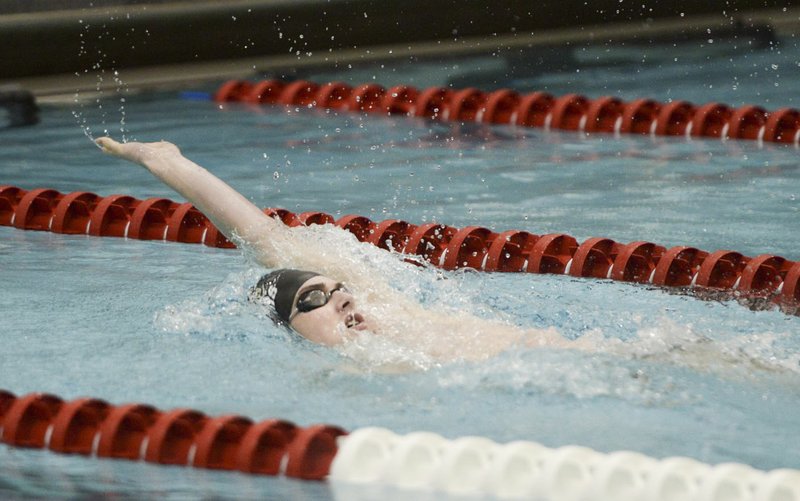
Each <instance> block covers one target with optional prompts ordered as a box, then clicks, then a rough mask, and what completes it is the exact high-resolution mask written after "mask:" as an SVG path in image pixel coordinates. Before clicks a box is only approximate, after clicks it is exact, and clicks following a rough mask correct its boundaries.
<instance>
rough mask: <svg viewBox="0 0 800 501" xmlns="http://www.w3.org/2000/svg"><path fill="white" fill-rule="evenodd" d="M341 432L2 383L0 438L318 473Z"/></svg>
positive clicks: (164, 459)
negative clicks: (20, 391) (23, 390)
mask: <svg viewBox="0 0 800 501" xmlns="http://www.w3.org/2000/svg"><path fill="white" fill-rule="evenodd" d="M346 434H347V432H346V431H344V430H343V429H341V428H339V427H337V426H330V425H314V426H308V427H305V428H304V427H299V426H297V425H295V424H294V423H291V422H289V421H284V420H280V419H268V420H266V421H261V422H258V423H255V422H253V421H252V420H251V419H249V418H247V417H244V416H236V415H230V414H226V415H223V416H218V417H213V416H207V415H205V414H204V413H202V412H200V411H197V410H192V409H173V410H169V411H162V410H159V409H156V408H155V407H153V406H150V405H146V404H137V403H132V404H124V405H117V406H115V405H112V404H109V403H108V402H106V401H104V400H99V399H95V398H78V399H76V400H71V401H65V400H63V399H61V398H60V397H57V396H55V395H50V394H47V393H30V394H28V395H24V396H20V397H17V396H15V395H14V394H13V393H10V392H8V391H5V390H2V389H0V442H2V443H5V444H7V445H10V446H14V447H30V448H38V449H50V450H51V451H54V452H60V453H64V454H80V455H84V456H97V457H102V458H115V459H128V460H131V461H137V460H143V461H147V462H150V463H159V464H170V465H181V466H194V467H195V468H209V469H216V470H238V471H241V472H244V473H253V474H260V475H286V476H287V477H293V478H298V479H305V480H323V479H324V478H325V477H327V476H328V470H329V468H330V465H331V462H332V461H333V458H334V456H335V455H336V452H337V450H338V447H337V444H336V439H337V437H339V436H342V435H346Z"/></svg>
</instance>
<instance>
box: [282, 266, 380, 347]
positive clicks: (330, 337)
mask: <svg viewBox="0 0 800 501" xmlns="http://www.w3.org/2000/svg"><path fill="white" fill-rule="evenodd" d="M326 299H327V302H325V300H326ZM323 302H324V304H322V306H318V307H315V308H313V309H310V310H308V311H303V310H305V309H308V308H309V307H310V306H316V305H317V304H321V303H323ZM298 306H299V308H298ZM289 319H290V320H289V325H291V326H292V328H293V329H294V330H295V331H297V332H298V333H299V334H300V335H301V336H303V337H304V338H306V339H308V340H309V341H313V342H315V343H319V344H324V345H327V346H332V345H336V344H340V343H342V342H343V341H344V340H345V338H346V337H347V336H348V334H356V333H357V332H358V331H363V330H368V329H371V326H370V324H369V322H368V321H367V319H366V318H365V317H364V315H363V314H361V313H360V312H358V311H356V301H355V298H353V295H352V294H351V293H350V292H349V291H348V290H347V289H346V288H344V286H343V285H342V284H341V283H339V282H336V281H334V280H331V279H330V278H328V277H324V276H322V275H317V276H315V277H312V278H309V279H308V280H307V281H306V282H305V283H304V284H303V285H302V286H300V288H299V289H298V290H297V294H295V297H294V301H293V302H292V313H291V315H290V316H289Z"/></svg>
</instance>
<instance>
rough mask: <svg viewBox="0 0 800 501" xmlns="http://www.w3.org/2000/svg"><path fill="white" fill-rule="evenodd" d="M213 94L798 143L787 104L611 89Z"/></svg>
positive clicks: (316, 87)
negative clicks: (596, 94)
mask: <svg viewBox="0 0 800 501" xmlns="http://www.w3.org/2000/svg"><path fill="white" fill-rule="evenodd" d="M213 99H214V100H215V101H217V102H241V103H249V104H254V105H262V104H282V105H289V106H302V107H309V108H311V107H320V108H327V109H332V110H340V111H348V112H356V113H370V114H382V115H387V114H388V115H402V116H415V117H422V118H427V119H431V120H441V121H453V122H481V123H488V124H511V125H518V126H523V127H544V128H552V129H562V130H574V131H581V132H587V133H593V132H603V133H613V134H647V135H657V136H685V137H687V138H691V137H709V138H719V139H722V140H728V139H746V140H755V141H759V142H764V141H766V142H773V143H787V144H794V145H795V146H796V147H797V146H800V111H798V110H796V109H794V108H780V109H777V110H774V111H767V110H765V109H764V108H762V107H760V106H753V105H746V106H742V107H740V108H732V107H730V106H728V105H726V104H722V103H716V102H712V103H706V104H703V105H695V104H692V103H690V102H688V101H681V100H676V101H671V102H668V103H661V102H658V101H655V100H653V99H636V100H633V101H630V102H624V101H622V100H621V99H619V98H617V97H613V96H604V97H600V98H597V99H589V98H587V97H586V96H583V95H580V94H567V95H564V96H553V95H551V94H548V93H546V92H532V93H529V94H520V93H518V92H516V91H513V90H511V89H500V90H496V91H493V92H483V91H481V90H478V89H475V88H472V87H470V88H466V89H451V88H447V87H429V88H427V89H417V88H415V87H411V86H407V85H398V86H395V87H391V88H389V89H386V88H384V87H382V86H380V85H376V84H371V83H370V84H363V85H357V86H355V87H351V86H349V85H346V84H344V83H342V82H330V83H326V84H318V83H315V82H311V81H308V80H296V81H292V82H285V81H282V80H263V81H260V82H250V81H246V80H230V81H227V82H225V83H224V84H222V85H221V86H220V87H219V89H218V90H217V91H216V93H215V94H214V96H213Z"/></svg>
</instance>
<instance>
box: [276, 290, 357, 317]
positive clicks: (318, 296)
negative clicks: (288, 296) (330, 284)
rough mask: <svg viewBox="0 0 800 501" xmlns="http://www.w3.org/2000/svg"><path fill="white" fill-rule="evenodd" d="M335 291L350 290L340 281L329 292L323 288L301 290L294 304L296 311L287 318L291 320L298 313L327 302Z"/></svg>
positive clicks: (313, 308)
mask: <svg viewBox="0 0 800 501" xmlns="http://www.w3.org/2000/svg"><path fill="white" fill-rule="evenodd" d="M337 291H339V292H344V293H347V294H349V293H350V290H349V289H348V288H347V287H346V286H345V285H344V284H342V283H338V284H336V286H335V287H334V288H333V289H331V290H330V291H329V292H325V291H324V290H323V289H311V290H308V291H305V292H303V293H302V294H300V296H299V297H298V298H297V304H296V305H295V306H296V307H297V311H296V312H295V313H294V315H292V316H291V317H290V318H289V321H290V322H291V320H292V319H293V318H294V317H295V316H297V314H298V313H308V312H309V311H312V310H316V309H317V308H321V307H323V306H325V305H326V304H328V301H330V300H331V296H333V293H334V292H337Z"/></svg>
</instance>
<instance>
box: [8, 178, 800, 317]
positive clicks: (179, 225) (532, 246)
mask: <svg viewBox="0 0 800 501" xmlns="http://www.w3.org/2000/svg"><path fill="white" fill-rule="evenodd" d="M264 213H265V214H267V215H269V216H271V217H274V218H277V219H279V220H281V221H282V222H283V223H284V224H286V225H288V226H291V227H293V226H299V225H311V224H335V225H336V226H339V227H341V228H343V229H345V230H347V231H349V232H351V233H352V234H353V235H355V237H356V238H357V239H358V240H359V241H361V242H367V243H370V244H373V245H376V246H377V247H380V248H382V249H385V250H391V251H395V252H399V253H404V254H408V255H409V256H413V258H410V259H411V260H412V261H416V260H417V259H421V260H423V261H425V262H427V263H429V264H431V265H434V266H438V267H441V268H444V269H446V270H455V269H461V268H471V269H474V270H478V271H487V272H525V273H551V274H564V275H570V276H573V277H584V278H597V279H610V280H616V281H622V282H633V283H641V284H653V285H658V286H662V287H682V288H689V289H696V290H701V289H712V290H718V291H720V290H721V291H727V292H730V293H731V294H734V295H735V296H738V297H746V298H749V299H755V300H765V301H770V302H772V303H774V304H775V305H777V306H778V307H779V308H780V309H781V310H782V311H784V312H786V313H790V314H798V313H800V262H798V261H790V260H788V259H786V258H784V257H781V256H777V255H774V254H760V255H758V256H755V257H749V256H745V255H743V254H741V253H739V252H735V251H731V250H717V251H714V252H708V251H704V250H701V249H698V248H696V247H690V246H685V245H679V246H674V247H671V248H666V247H665V246H662V245H658V244H655V243H652V242H647V241H634V242H630V243H621V242H615V241H614V240H612V239H610V238H601V237H596V238H589V239H587V240H585V241H583V242H578V241H577V240H576V239H575V238H574V237H572V236H570V235H567V234H565V233H551V234H546V235H536V234H533V233H528V232H526V231H521V230H508V231H502V232H494V231H492V230H490V229H488V228H485V227H482V226H467V227H464V228H455V227H452V226H448V225H445V224H440V223H425V224H421V225H415V224H412V223H408V222H406V221H402V220H399V219H390V220H385V221H372V220H370V219H369V218H367V217H364V216H359V215H346V216H342V217H341V218H339V219H335V218H334V217H333V216H331V215H330V214H327V213H324V212H315V211H309V212H302V213H294V212H291V211H288V210H286V209H277V208H267V209H264ZM0 226H13V227H15V228H18V229H22V230H39V231H52V232H55V233H63V234H81V235H92V236H112V237H126V238H131V239H140V240H164V241H170V242H183V243H193V244H203V245H206V246H209V247H219V248H234V247H235V245H234V244H233V243H231V242H230V241H228V239H226V238H225V236H224V235H223V234H222V233H220V231H219V230H218V229H217V228H216V227H215V226H214V225H213V224H212V223H211V222H210V221H209V220H208V218H206V217H205V216H204V215H203V214H202V213H201V212H200V211H199V210H197V209H196V208H195V207H194V206H192V204H190V203H188V202H187V203H177V202H174V201H172V200H169V199H166V198H149V199H146V200H138V199H136V198H134V197H130V196H126V195H110V196H107V197H101V196H99V195H96V194H94V193H90V192H85V191H79V192H72V193H68V194H62V193H60V192H58V191H57V190H53V189H46V188H39V189H34V190H30V191H26V190H23V189H21V188H18V187H16V186H0Z"/></svg>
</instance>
